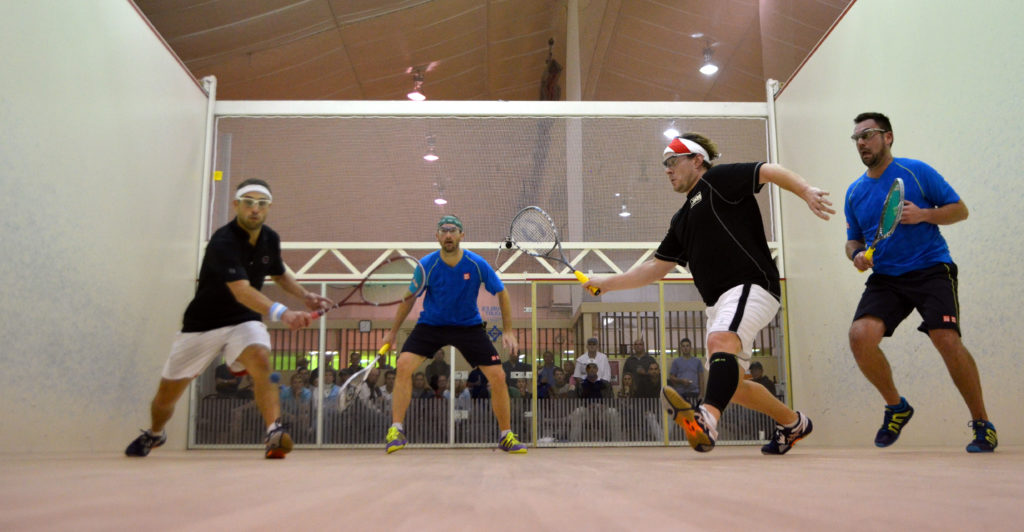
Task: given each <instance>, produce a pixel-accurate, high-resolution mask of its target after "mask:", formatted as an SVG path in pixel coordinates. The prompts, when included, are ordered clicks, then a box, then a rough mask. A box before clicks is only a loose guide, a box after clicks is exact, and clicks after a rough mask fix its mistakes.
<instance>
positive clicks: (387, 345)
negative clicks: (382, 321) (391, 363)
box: [377, 344, 391, 356]
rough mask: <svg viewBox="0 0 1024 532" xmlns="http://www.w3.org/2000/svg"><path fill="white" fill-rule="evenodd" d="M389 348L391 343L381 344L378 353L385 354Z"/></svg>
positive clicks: (379, 354)
mask: <svg viewBox="0 0 1024 532" xmlns="http://www.w3.org/2000/svg"><path fill="white" fill-rule="evenodd" d="M388 349H391V344H384V345H382V346H380V350H378V351H377V355H378V356H383V355H384V353H387V352H388Z"/></svg>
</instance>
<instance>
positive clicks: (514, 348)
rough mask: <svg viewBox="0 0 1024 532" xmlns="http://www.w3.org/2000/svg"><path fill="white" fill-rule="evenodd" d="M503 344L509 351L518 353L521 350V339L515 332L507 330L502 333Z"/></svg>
mask: <svg viewBox="0 0 1024 532" xmlns="http://www.w3.org/2000/svg"><path fill="white" fill-rule="evenodd" d="M501 345H502V346H503V347H504V348H505V349H506V350H507V351H508V352H509V353H518V352H519V340H518V339H517V338H516V335H515V333H513V332H509V331H505V332H504V333H503V334H502V335H501Z"/></svg>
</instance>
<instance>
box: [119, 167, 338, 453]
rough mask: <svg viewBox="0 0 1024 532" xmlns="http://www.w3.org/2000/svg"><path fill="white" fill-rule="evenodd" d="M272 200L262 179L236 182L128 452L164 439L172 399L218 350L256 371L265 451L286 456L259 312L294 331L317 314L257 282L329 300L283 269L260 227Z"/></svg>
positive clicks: (313, 302)
mask: <svg viewBox="0 0 1024 532" xmlns="http://www.w3.org/2000/svg"><path fill="white" fill-rule="evenodd" d="M272 199H273V196H271V194H270V185H268V184H267V183H266V182H265V181H262V180H259V179H247V180H245V181H243V182H242V183H241V184H240V185H239V186H238V190H237V191H236V193H235V202H234V205H235V218H234V219H233V220H232V221H230V222H228V224H227V225H225V226H224V227H221V228H220V229H218V230H217V231H216V232H215V233H213V236H211V237H210V242H209V244H207V246H206V253H205V255H204V256H203V264H202V267H201V268H200V271H199V284H198V286H197V287H196V294H195V297H194V298H193V299H192V302H191V303H189V305H188V308H187V309H185V317H184V320H183V326H182V329H181V332H180V333H178V335H177V337H176V339H175V341H174V345H172V346H171V353H170V355H169V356H168V358H167V362H166V363H165V364H164V369H163V372H162V375H161V379H160V386H159V388H158V389H157V392H156V396H155V397H154V398H153V402H152V404H151V405H150V415H151V425H150V428H149V429H148V430H144V431H143V432H142V435H141V436H139V437H138V438H136V439H135V440H134V441H133V442H132V443H131V444H130V445H129V446H128V448H127V449H125V454H126V455H128V456H146V455H148V454H149V451H150V450H151V449H152V448H154V447H159V446H161V445H163V444H164V443H165V442H166V441H167V435H166V434H165V433H164V430H163V429H164V426H165V425H166V424H167V422H168V421H169V420H170V419H171V416H172V415H173V414H174V405H175V404H176V403H177V402H178V399H179V398H180V397H181V395H182V393H184V391H185V389H186V388H187V387H188V383H189V382H190V381H191V380H192V379H194V378H195V377H197V376H198V375H199V374H201V373H202V372H203V370H205V369H206V367H207V366H209V365H210V363H211V362H213V361H214V360H215V359H216V358H217V357H218V356H221V355H223V357H224V363H225V364H227V365H228V367H229V368H230V369H231V371H232V372H234V373H236V374H238V375H243V374H245V373H247V372H248V373H249V374H250V375H252V379H253V387H254V388H255V390H254V395H255V399H256V404H257V406H259V409H260V413H261V414H262V415H263V419H264V421H265V422H266V424H267V436H266V439H265V441H264V444H265V448H266V449H265V456H266V457H267V458H284V455H285V454H287V453H288V452H289V451H291V449H292V440H291V436H289V435H288V433H287V432H285V429H284V427H283V426H282V425H281V423H280V421H279V418H280V415H281V408H280V402H279V401H280V399H279V397H278V393H277V390H276V389H275V388H274V386H273V385H272V384H271V383H270V369H271V368H270V335H269V334H268V333H267V327H266V325H264V324H263V321H262V320H261V315H266V316H267V317H269V318H270V319H271V320H272V321H281V322H283V323H284V324H286V325H287V326H288V327H290V328H291V329H292V330H295V329H300V328H302V327H305V326H307V325H309V324H310V322H311V321H312V320H313V316H312V315H311V314H310V313H309V312H305V311H298V310H289V309H288V307H285V306H284V305H283V304H281V303H277V302H274V301H271V300H270V298H268V297H267V296H265V295H263V293H261V292H260V288H262V287H263V280H264V279H266V277H267V275H269V276H270V277H271V278H272V279H273V280H274V283H275V284H276V285H277V286H278V287H280V288H281V289H282V290H284V291H285V292H288V293H289V294H292V295H294V296H296V297H298V298H300V299H302V300H303V302H304V303H305V306H306V307H307V308H309V309H311V310H314V309H319V308H327V307H329V306H330V305H331V302H330V300H328V299H326V298H323V297H321V296H319V295H316V294H314V293H312V292H308V291H306V289H304V288H302V286H301V285H299V283H298V282H296V280H295V278H294V277H293V276H292V275H291V274H290V273H288V271H287V269H285V267H284V262H283V261H282V260H281V238H280V237H278V235H277V233H276V232H274V230H273V229H271V228H269V227H267V226H265V225H263V223H264V222H265V221H266V218H267V212H268V211H269V210H270V204H271V201H272Z"/></svg>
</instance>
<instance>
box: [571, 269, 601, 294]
mask: <svg viewBox="0 0 1024 532" xmlns="http://www.w3.org/2000/svg"><path fill="white" fill-rule="evenodd" d="M572 273H573V274H575V275H576V279H577V280H578V281H579V282H581V283H586V282H587V281H589V280H590V277H587V276H586V274H584V273H583V272H580V271H575V270H574V271H573V272H572ZM587 290H589V291H590V293H591V294H594V295H595V296H599V295H601V289H600V288H598V287H596V286H588V287H587Z"/></svg>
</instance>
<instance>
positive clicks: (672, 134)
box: [662, 120, 679, 140]
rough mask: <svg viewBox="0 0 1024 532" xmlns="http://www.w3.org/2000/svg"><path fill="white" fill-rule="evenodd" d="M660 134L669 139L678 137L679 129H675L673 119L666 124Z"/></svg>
mask: <svg viewBox="0 0 1024 532" xmlns="http://www.w3.org/2000/svg"><path fill="white" fill-rule="evenodd" d="M662 134H663V135H665V138H667V139H669V140H672V139H674V138H676V137H678V136H679V130H678V129H676V121H675V120H673V121H672V124H670V125H669V126H668V129H666V130H665V131H664V132H663V133H662Z"/></svg>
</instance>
